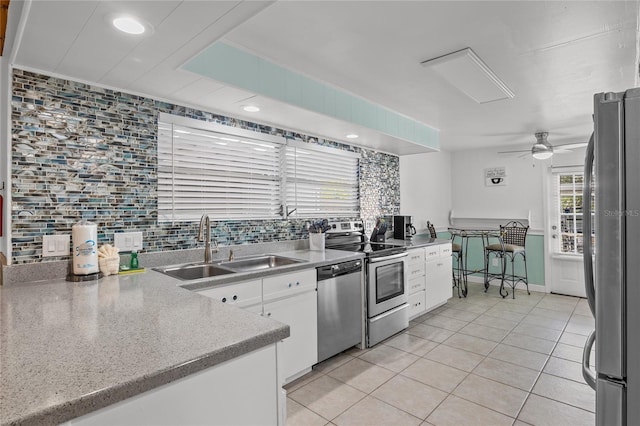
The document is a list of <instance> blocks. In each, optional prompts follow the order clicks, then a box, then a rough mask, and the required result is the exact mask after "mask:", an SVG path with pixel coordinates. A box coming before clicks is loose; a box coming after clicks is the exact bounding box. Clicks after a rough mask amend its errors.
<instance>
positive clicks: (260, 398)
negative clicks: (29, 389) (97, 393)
mask: <svg viewBox="0 0 640 426" xmlns="http://www.w3.org/2000/svg"><path fill="white" fill-rule="evenodd" d="M276 361H277V360H276V345H275V344H271V345H269V346H266V347H264V348H262V349H258V350H255V351H253V352H250V353H248V354H245V355H242V356H240V357H238V358H234V359H232V360H230V361H227V362H224V363H222V364H219V365H216V366H213V367H211V368H208V369H206V370H203V371H200V372H198V373H194V374H191V375H189V376H187V377H184V378H182V379H179V380H176V381H174V382H171V383H167V384H166V385H163V386H160V387H158V388H155V389H152V390H149V391H147V392H144V393H142V394H140V395H136V396H134V397H131V398H129V399H126V400H124V401H121V402H118V403H116V404H113V405H110V406H108V407H105V408H103V409H101V410H98V411H95V412H93V413H90V414H87V415H85V416H82V417H78V418H76V419H73V420H71V421H69V422H67V423H64V425H67V426H69V425H132V426H133V425H196V424H199V425H276V424H278V389H279V388H280V387H281V385H282V384H281V383H280V384H279V383H278V380H277V376H276ZM248 401H250V402H251V409H246V404H247V402H248ZM243 407H245V408H243Z"/></svg>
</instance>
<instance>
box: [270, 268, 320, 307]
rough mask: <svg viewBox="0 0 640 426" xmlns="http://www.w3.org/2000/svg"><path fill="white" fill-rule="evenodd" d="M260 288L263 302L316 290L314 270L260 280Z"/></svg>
mask: <svg viewBox="0 0 640 426" xmlns="http://www.w3.org/2000/svg"><path fill="white" fill-rule="evenodd" d="M262 286H263V295H264V300H265V301H267V300H274V299H280V298H282V297H290V296H294V295H295V294H298V293H303V292H306V291H308V290H310V289H315V288H316V286H317V279H316V270H315V269H309V270H305V271H299V272H292V273H290V274H280V275H276V276H273V277H267V278H264V279H263V280H262Z"/></svg>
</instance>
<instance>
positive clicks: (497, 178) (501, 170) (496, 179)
mask: <svg viewBox="0 0 640 426" xmlns="http://www.w3.org/2000/svg"><path fill="white" fill-rule="evenodd" d="M484 184H485V186H505V185H506V184H507V170H506V168H505V167H490V168H488V169H484Z"/></svg>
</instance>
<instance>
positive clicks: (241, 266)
mask: <svg viewBox="0 0 640 426" xmlns="http://www.w3.org/2000/svg"><path fill="white" fill-rule="evenodd" d="M302 262H304V260H298V259H291V258H289V257H284V256H277V255H271V254H270V255H261V256H252V257H246V258H241V259H237V260H230V261H218V262H214V263H189V264H186V265H176V266H168V267H166V268H156V269H155V270H156V271H159V272H162V273H163V274H166V275H169V276H171V277H174V278H178V279H180V280H184V281H190V280H199V279H202V278H213V277H218V276H220V275H228V274H233V273H237V272H253V271H262V270H268V269H271V268H276V267H278V266H286V265H292V264H295V263H302Z"/></svg>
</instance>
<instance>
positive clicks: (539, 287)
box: [467, 275, 547, 293]
mask: <svg viewBox="0 0 640 426" xmlns="http://www.w3.org/2000/svg"><path fill="white" fill-rule="evenodd" d="M467 281H468V282H472V283H478V284H483V283H484V278H482V277H474V276H472V275H469V276H468V277H467ZM491 285H492V286H495V287H500V281H497V280H493V281H491ZM524 288H526V287H524V286H523V285H518V286H516V290H522V289H524ZM529 291H537V292H538V293H546V292H547V291H546V290H545V287H544V286H543V285H537V284H529Z"/></svg>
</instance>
